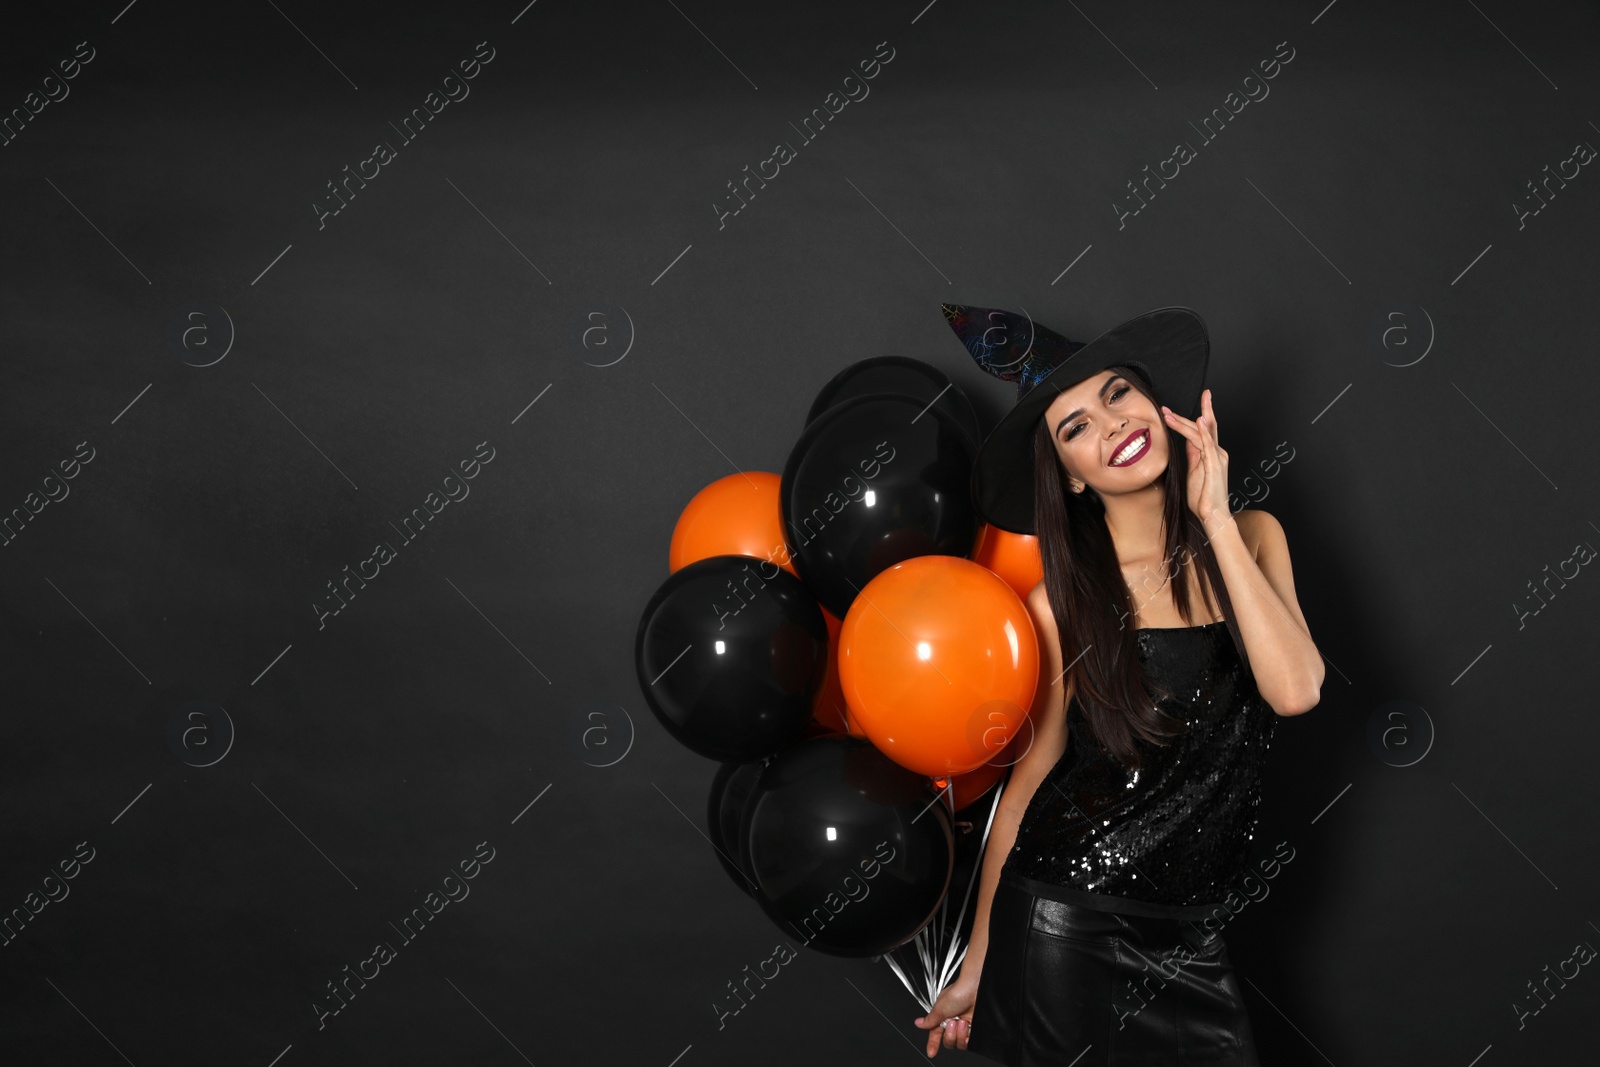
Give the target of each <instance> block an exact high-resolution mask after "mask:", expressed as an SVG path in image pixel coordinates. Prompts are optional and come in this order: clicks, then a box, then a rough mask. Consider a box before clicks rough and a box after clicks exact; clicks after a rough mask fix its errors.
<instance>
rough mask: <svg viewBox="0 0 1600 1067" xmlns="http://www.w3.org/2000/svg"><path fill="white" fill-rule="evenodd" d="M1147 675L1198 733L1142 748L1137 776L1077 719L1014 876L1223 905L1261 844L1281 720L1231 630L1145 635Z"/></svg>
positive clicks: (1036, 798)
mask: <svg viewBox="0 0 1600 1067" xmlns="http://www.w3.org/2000/svg"><path fill="white" fill-rule="evenodd" d="M1134 640H1135V644H1136V646H1137V648H1138V652H1139V660H1140V663H1141V665H1142V666H1143V668H1144V670H1145V672H1146V677H1147V678H1149V679H1151V680H1152V681H1154V682H1156V683H1158V684H1160V685H1164V686H1165V687H1166V688H1167V689H1168V690H1170V691H1171V692H1173V693H1174V694H1177V696H1176V697H1175V698H1161V699H1160V705H1161V707H1162V708H1163V710H1165V711H1166V712H1167V713H1168V714H1169V715H1172V716H1174V717H1176V718H1179V719H1182V720H1183V721H1185V722H1186V723H1187V724H1188V725H1187V727H1186V728H1185V729H1184V731H1183V732H1182V733H1181V734H1179V735H1177V736H1175V737H1173V738H1171V739H1169V741H1168V744H1167V745H1166V746H1165V747H1161V746H1155V745H1149V744H1146V743H1144V742H1142V741H1141V742H1139V744H1140V746H1141V751H1142V753H1143V757H1144V765H1143V766H1142V767H1141V768H1140V769H1139V770H1138V771H1135V772H1131V773H1130V772H1128V771H1126V770H1124V769H1123V767H1122V765H1121V764H1119V763H1117V762H1116V761H1115V760H1112V759H1111V758H1110V757H1109V756H1107V755H1106V754H1105V752H1104V750H1103V749H1101V748H1100V746H1099V745H1098V744H1097V743H1095V742H1094V740H1093V739H1092V738H1091V736H1090V734H1089V728H1088V725H1087V723H1086V722H1085V721H1084V719H1083V716H1082V714H1081V713H1080V712H1079V710H1078V707H1077V701H1076V700H1074V701H1073V702H1072V705H1071V706H1069V707H1068V709H1067V748H1066V751H1064V752H1063V753H1062V754H1061V758H1060V759H1059V760H1057V761H1056V765H1055V766H1054V767H1053V768H1051V770H1050V773H1049V774H1048V775H1047V776H1046V777H1045V779H1044V781H1042V782H1040V783H1039V788H1038V789H1037V790H1035V792H1034V794H1033V798H1032V799H1031V800H1030V801H1029V803H1028V807H1027V809H1026V810H1025V811H1024V812H1023V816H1022V819H1021V820H1020V822H1019V823H1018V825H1017V838H1016V845H1015V847H1014V848H1013V849H1012V851H1011V854H1010V855H1009V856H1007V857H1006V863H1005V869H1006V870H1008V871H1012V872H1014V873H1016V874H1020V875H1023V876H1024V877H1028V878H1035V879H1038V880H1039V881H1042V882H1048V883H1050V884H1053V885H1061V886H1068V887H1071V888H1075V889H1081V890H1085V891H1087V892H1092V893H1106V894H1111V895H1115V896H1121V897H1127V898H1131V899H1135V900H1142V901H1148V902H1150V903H1155V904H1170V905H1179V906H1184V905H1195V904H1209V903H1213V902H1217V901H1220V900H1222V899H1223V897H1225V896H1226V895H1227V893H1228V891H1229V890H1230V889H1231V888H1233V886H1234V882H1235V880H1236V878H1237V876H1238V875H1239V874H1240V873H1241V871H1242V869H1243V867H1244V865H1245V862H1246V859H1247V852H1248V850H1249V847H1250V841H1251V840H1252V838H1253V837H1254V834H1255V828H1256V821H1257V809H1258V807H1259V805H1260V801H1261V773H1262V769H1263V768H1264V767H1265V765H1266V759H1267V750H1268V748H1269V747H1270V745H1271V743H1272V735H1273V730H1274V729H1275V728H1276V726H1277V722H1278V715H1277V714H1276V713H1275V712H1274V711H1273V710H1272V708H1271V706H1270V705H1268V704H1267V702H1266V701H1265V700H1263V699H1262V697H1261V694H1260V692H1259V691H1258V690H1257V689H1256V683H1255V678H1254V676H1253V675H1252V674H1251V673H1250V670H1249V668H1248V667H1247V666H1246V665H1245V664H1244V662H1243V661H1242V660H1241V659H1240V658H1239V654H1238V651H1237V650H1236V649H1235V648H1234V646H1233V639H1232V637H1231V636H1230V635H1229V633H1228V628H1227V625H1226V624H1225V623H1221V622H1216V623H1209V624H1206V625H1204V626H1188V627H1177V628H1170V629H1165V628H1159V629H1140V630H1138V631H1136V634H1135V639H1134Z"/></svg>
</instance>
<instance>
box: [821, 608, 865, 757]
mask: <svg viewBox="0 0 1600 1067" xmlns="http://www.w3.org/2000/svg"><path fill="white" fill-rule="evenodd" d="M822 621H823V622H825V623H827V624H828V673H827V676H826V677H825V678H824V679H823V681H822V688H821V689H819V690H818V691H817V698H816V700H815V701H814V702H813V703H812V705H811V717H812V718H813V719H814V720H816V721H817V722H819V723H821V724H822V725H823V726H825V727H827V728H828V730H829V731H831V732H832V733H836V734H849V735H850V736H851V737H865V736H867V735H866V734H864V733H862V731H861V727H860V725H859V724H857V722H856V720H855V716H854V715H851V714H850V705H849V703H848V702H846V700H845V699H844V691H843V690H842V689H840V688H839V630H840V628H841V627H842V626H843V625H844V624H843V623H841V622H840V621H839V620H838V619H836V618H834V615H833V612H831V611H829V610H828V609H827V608H823V609H822Z"/></svg>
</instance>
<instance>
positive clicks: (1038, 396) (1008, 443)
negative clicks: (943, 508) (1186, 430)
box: [972, 307, 1211, 534]
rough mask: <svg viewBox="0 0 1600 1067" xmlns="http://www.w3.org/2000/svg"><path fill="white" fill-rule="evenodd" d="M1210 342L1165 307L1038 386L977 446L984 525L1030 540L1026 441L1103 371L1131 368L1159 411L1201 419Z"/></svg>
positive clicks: (1107, 336)
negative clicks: (1054, 406) (1145, 380)
mask: <svg viewBox="0 0 1600 1067" xmlns="http://www.w3.org/2000/svg"><path fill="white" fill-rule="evenodd" d="M1210 358H1211V342H1210V338H1209V336H1208V335H1207V333H1206V325H1205V322H1204V321H1203V320H1202V319H1201V318H1200V315H1199V313H1198V312H1196V311H1194V310H1193V309H1191V308H1187V307H1164V308H1157V309H1156V310H1154V311H1147V312H1145V313H1144V314H1142V315H1138V316H1135V317H1134V318H1131V319H1129V320H1128V321H1127V322H1124V323H1122V324H1121V325H1120V326H1114V327H1112V328H1111V329H1109V330H1107V331H1106V332H1105V333H1103V334H1101V335H1100V336H1099V337H1096V338H1095V339H1094V340H1093V341H1090V342H1089V343H1088V344H1086V345H1084V346H1083V347H1082V348H1080V349H1079V350H1078V351H1076V352H1074V353H1073V354H1072V355H1071V356H1070V357H1068V358H1067V359H1066V360H1064V361H1063V362H1062V364H1061V365H1060V366H1059V367H1057V368H1056V369H1055V370H1053V371H1051V372H1050V373H1049V374H1047V375H1046V376H1045V377H1044V378H1042V379H1040V381H1039V382H1038V384H1037V385H1035V386H1034V387H1033V388H1032V389H1030V390H1028V392H1027V393H1026V394H1025V395H1024V396H1023V397H1022V399H1021V400H1019V401H1017V403H1016V406H1015V407H1013V408H1012V409H1011V410H1010V411H1009V412H1007V413H1006V415H1005V417H1004V418H1002V419H1001V420H1000V423H999V425H997V426H996V427H995V428H994V429H993V430H992V431H991V432H990V434H989V436H988V437H987V438H985V439H984V442H983V444H982V446H981V447H980V448H979V449H978V456H977V459H976V461H975V462H974V463H973V467H972V503H973V506H974V507H976V508H977V510H978V514H979V515H981V516H982V517H983V519H984V521H985V522H987V523H989V525H991V526H998V527H1000V528H1001V529H1003V530H1009V531H1011V532H1012V533H1020V534H1033V533H1034V518H1033V507H1034V501H1033V473H1034V472H1033V434H1034V432H1035V430H1036V429H1037V427H1038V424H1039V420H1040V419H1041V418H1042V417H1043V416H1044V412H1045V409H1046V408H1048V407H1049V406H1050V404H1051V402H1052V401H1054V400H1055V399H1056V397H1058V396H1060V395H1061V394H1062V393H1064V392H1065V391H1066V390H1068V389H1070V388H1071V387H1072V386H1074V385H1077V384H1078V383H1079V382H1081V381H1083V380H1084V379H1085V378H1088V377H1090V376H1092V375H1095V374H1098V373H1100V372H1101V371H1103V370H1105V369H1106V368H1107V367H1112V366H1116V365H1118V364H1127V363H1132V364H1136V365H1138V366H1140V367H1142V368H1143V369H1144V370H1146V371H1147V372H1148V373H1149V375H1150V380H1151V382H1152V383H1153V385H1154V388H1155V392H1156V396H1157V397H1158V398H1159V399H1160V401H1161V403H1163V404H1165V405H1167V406H1168V407H1170V408H1171V409H1172V410H1173V411H1176V412H1177V413H1178V414H1179V415H1182V416H1183V417H1184V418H1186V419H1193V418H1196V417H1198V415H1199V414H1200V395H1201V393H1202V392H1204V390H1205V378H1206V365H1207V364H1208V363H1209V362H1210Z"/></svg>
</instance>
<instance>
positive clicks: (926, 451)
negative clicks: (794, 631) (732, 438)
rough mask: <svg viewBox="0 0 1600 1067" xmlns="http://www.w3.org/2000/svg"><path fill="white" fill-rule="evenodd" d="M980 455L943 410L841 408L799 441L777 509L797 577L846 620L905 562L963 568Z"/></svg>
mask: <svg viewBox="0 0 1600 1067" xmlns="http://www.w3.org/2000/svg"><path fill="white" fill-rule="evenodd" d="M975 455H976V446H975V445H974V444H973V443H972V439H971V438H970V437H968V435H967V431H966V430H964V429H963V428H962V427H961V426H960V424H959V423H957V422H956V421H955V419H953V418H952V417H951V416H949V415H947V414H945V412H943V411H942V410H940V409H939V408H938V407H929V406H928V405H927V404H926V403H925V402H923V401H920V400H913V399H911V398H909V397H903V396H889V395H884V394H877V395H873V396H861V397H856V398H854V399H851V400H846V401H843V402H842V403H839V404H836V405H834V406H833V407H830V408H829V409H828V410H827V411H825V412H823V413H822V414H821V415H819V416H817V418H816V419H815V420H813V421H812V422H811V423H810V424H809V425H807V426H806V428H805V430H804V431H803V432H802V433H801V435H800V439H799V440H798V441H797V442H796V443H795V446H794V448H793V449H792V450H791V451H790V453H789V459H788V462H787V463H785V464H784V468H783V477H782V479H781V481H780V483H779V490H778V499H779V502H780V506H781V508H782V511H783V521H784V525H785V528H786V529H787V531H788V536H789V537H790V538H791V543H790V548H791V549H792V550H793V559H794V566H795V570H797V571H798V572H799V573H800V577H801V578H803V579H805V584H806V587H807V588H808V589H810V590H811V592H812V593H813V594H815V595H816V598H817V600H818V601H820V602H821V604H822V606H823V607H825V608H827V609H828V610H829V611H830V612H832V613H833V615H834V617H835V618H838V619H843V618H844V617H845V614H846V613H847V612H848V611H849V610H850V604H851V603H852V602H853V601H854V600H855V596H856V593H857V592H858V591H859V590H860V588H861V587H862V586H865V585H866V584H867V583H868V582H869V581H871V580H872V579H873V577H874V576H876V575H877V574H879V573H880V572H882V571H885V570H887V569H888V568H890V567H892V566H894V565H895V564H896V563H899V562H901V561H902V560H907V559H911V558H913V557H916V556H929V555H946V556H961V557H963V558H965V557H966V556H968V555H969V554H970V553H971V551H972V544H973V541H974V539H975V538H976V537H977V533H978V525H979V522H980V519H979V516H978V513H977V511H976V510H975V509H974V508H973V506H972V496H971V492H970V484H971V480H972V464H973V458H974V456H975Z"/></svg>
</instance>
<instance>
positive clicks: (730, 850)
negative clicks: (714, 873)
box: [706, 760, 761, 896]
mask: <svg viewBox="0 0 1600 1067" xmlns="http://www.w3.org/2000/svg"><path fill="white" fill-rule="evenodd" d="M760 777H761V761H760V760H752V761H750V762H749V763H724V764H723V765H722V766H720V767H718V768H717V773H716V776H715V777H713V778H712V779H711V795H710V796H709V797H707V798H706V836H707V837H709V838H710V839H711V847H712V848H713V849H715V850H716V853H717V861H718V862H719V863H721V864H722V869H723V870H725V871H727V872H728V877H729V878H732V879H733V881H734V884H735V885H737V886H738V887H739V888H740V889H742V890H744V891H745V892H746V893H747V894H749V895H750V896H755V890H756V877H755V875H754V874H752V873H751V872H750V861H749V858H748V857H747V856H746V855H745V854H744V845H745V842H744V835H743V834H741V833H740V832H739V830H740V827H742V826H743V824H744V813H745V809H746V807H748V805H749V801H750V794H751V792H752V791H753V790H754V789H755V784H756V779H757V778H760Z"/></svg>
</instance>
